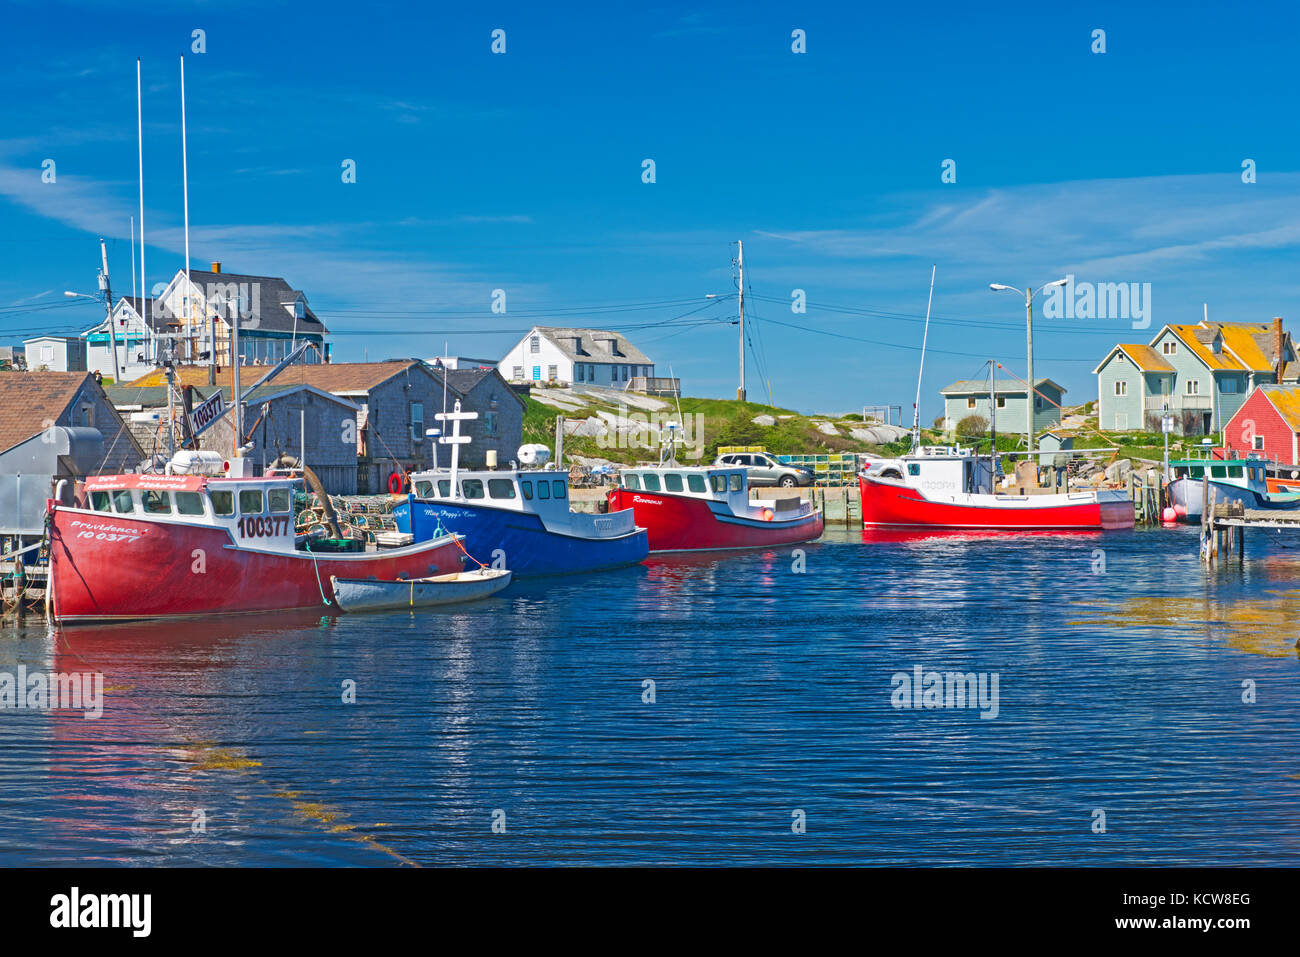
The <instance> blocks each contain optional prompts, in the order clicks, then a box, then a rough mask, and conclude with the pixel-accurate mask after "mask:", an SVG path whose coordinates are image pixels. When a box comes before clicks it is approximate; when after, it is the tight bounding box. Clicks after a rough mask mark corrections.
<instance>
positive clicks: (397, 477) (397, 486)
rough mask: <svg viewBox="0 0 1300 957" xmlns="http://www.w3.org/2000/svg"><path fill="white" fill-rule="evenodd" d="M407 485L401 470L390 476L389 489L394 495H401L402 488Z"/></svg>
mask: <svg viewBox="0 0 1300 957" xmlns="http://www.w3.org/2000/svg"><path fill="white" fill-rule="evenodd" d="M405 485H406V479H405V478H404V477H403V475H402V473H401V472H394V473H393V474H392V475H390V476H388V491H390V492H392V493H393V494H394V495H400V494H401V492H402V488H403V486H405Z"/></svg>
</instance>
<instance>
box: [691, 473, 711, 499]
mask: <svg viewBox="0 0 1300 957" xmlns="http://www.w3.org/2000/svg"><path fill="white" fill-rule="evenodd" d="M686 487H687V488H689V489H690V490H691V491H692V492H700V493H701V494H702V493H704V492H707V491H708V489H707V488H706V487H705V485H704V476H703V475H699V474H697V473H695V472H692V473H691V474H690V475H688V476H686Z"/></svg>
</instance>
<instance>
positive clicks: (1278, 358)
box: [1273, 316, 1286, 385]
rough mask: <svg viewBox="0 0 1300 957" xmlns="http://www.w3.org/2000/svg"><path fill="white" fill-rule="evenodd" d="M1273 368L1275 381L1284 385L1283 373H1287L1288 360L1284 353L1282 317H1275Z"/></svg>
mask: <svg viewBox="0 0 1300 957" xmlns="http://www.w3.org/2000/svg"><path fill="white" fill-rule="evenodd" d="M1273 362H1274V363H1276V364H1275V365H1274V367H1273V372H1274V376H1275V378H1274V380H1273V381H1275V382H1277V383H1278V384H1279V385H1281V384H1282V373H1284V372H1285V371H1286V359H1285V357H1284V355H1283V353H1282V319H1281V317H1280V316H1274V317H1273Z"/></svg>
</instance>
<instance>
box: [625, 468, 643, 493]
mask: <svg viewBox="0 0 1300 957" xmlns="http://www.w3.org/2000/svg"><path fill="white" fill-rule="evenodd" d="M623 487H624V488H631V489H639V488H640V487H641V480H640V479H639V478H637V476H636V473H635V472H628V473H627V474H626V475H624V476H623Z"/></svg>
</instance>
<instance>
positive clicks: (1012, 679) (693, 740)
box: [0, 529, 1300, 866]
mask: <svg viewBox="0 0 1300 957" xmlns="http://www.w3.org/2000/svg"><path fill="white" fill-rule="evenodd" d="M1252 534H1254V535H1255V539H1254V540H1252V541H1249V542H1248V543H1247V544H1248V548H1247V558H1248V562H1247V567H1246V569H1245V570H1244V572H1243V571H1242V570H1241V569H1239V568H1237V567H1235V566H1229V567H1227V568H1225V569H1222V570H1219V571H1216V572H1212V573H1208V574H1207V573H1206V572H1204V571H1203V570H1202V569H1201V567H1200V566H1199V564H1198V562H1197V557H1196V538H1195V536H1196V531H1195V530H1194V529H1179V530H1155V531H1133V532H1117V533H1108V534H1105V535H1034V536H999V535H990V536H962V535H956V536H953V535H947V536H931V537H916V536H905V535H904V536H881V537H872V536H870V535H869V534H867V535H864V534H863V533H861V532H848V531H832V532H829V533H828V534H827V536H826V538H825V539H823V541H822V542H821V543H819V544H816V545H810V546H805V547H804V549H803V550H804V552H805V555H804V559H803V562H804V566H805V567H804V571H803V572H802V573H799V572H797V571H795V569H794V566H795V564H796V562H795V559H794V558H793V557H792V554H791V552H792V550H791V549H789V548H786V549H782V550H779V551H770V552H750V553H732V554H720V555H710V556H707V557H685V558H683V557H677V556H668V557H664V558H653V557H652V559H651V560H650V561H649V562H648V563H647V564H646V565H644V566H640V567H637V568H633V569H627V570H623V571H618V572H610V573H604V574H600V575H593V576H586V577H574V578H564V579H553V580H536V581H529V582H520V583H516V584H514V585H512V586H511V587H510V588H509V589H508V590H507V591H506V592H504V593H502V594H501V595H500V596H499V597H497V598H494V599H490V600H488V601H485V602H480V603H477V604H473V605H466V606H461V607H459V608H455V609H451V610H445V609H444V610H429V611H423V612H419V613H416V614H411V613H409V612H396V613H391V614H383V615H371V616H356V617H352V618H348V617H340V618H324V619H321V618H318V617H312V618H309V619H303V618H290V619H284V618H279V619H276V618H257V619H229V618H228V619H223V620H218V621H213V622H208V623H204V624H202V625H196V624H193V623H190V624H175V623H170V624H162V625H159V624H151V625H147V626H141V625H121V626H113V627H106V628H77V629H69V630H66V631H62V632H60V633H58V634H51V633H50V632H49V630H48V628H47V626H46V625H45V623H44V622H41V621H39V620H37V619H34V618H32V619H28V621H27V623H26V624H24V625H13V624H10V625H8V626H6V627H4V628H3V629H0V672H3V671H9V672H13V671H15V670H16V668H17V666H18V665H19V664H25V665H26V666H27V667H28V669H29V670H31V669H42V670H46V671H49V670H55V671H84V670H95V669H97V670H99V671H102V672H103V674H104V676H105V677H104V681H105V685H106V686H107V690H106V704H105V711H104V715H103V717H102V718H101V719H99V720H90V721H88V720H85V719H84V718H83V717H81V716H80V715H79V714H75V713H70V712H58V713H49V712H31V711H13V710H11V711H0V864H4V865H18V864H81V863H90V864H126V865H289V864H299V865H342V864H347V865H378V866H391V865H396V864H399V863H401V862H403V861H409V862H416V863H420V864H426V865H437V864H454V865H466V864H526V865H536V864H703V865H712V864H787V863H810V864H907V865H927V864H1002V865H1006V864H1082V865H1103V864H1156V865H1161V864H1300V815H1297V814H1296V808H1297V805H1298V804H1300V751H1298V750H1297V749H1296V747H1295V732H1296V729H1297V728H1298V727H1300V661H1298V659H1297V654H1296V650H1295V647H1294V645H1295V641H1296V636H1297V628H1296V622H1297V621H1298V620H1300V539H1291V540H1289V541H1288V540H1285V539H1278V538H1267V537H1265V535H1266V533H1258V532H1257V533H1252ZM916 665H920V666H922V667H923V668H924V669H925V670H927V671H928V670H937V671H962V672H984V673H989V674H996V675H997V676H998V681H999V684H998V688H999V702H998V703H999V708H998V715H997V717H996V718H994V719H992V720H986V719H981V717H980V711H979V710H977V709H964V710H963V709H929V710H924V709H920V710H917V709H910V710H909V709H898V708H894V707H892V706H891V692H892V691H893V686H892V683H891V678H892V676H893V675H894V674H895V673H898V672H904V673H908V674H910V673H912V670H913V668H914V666H916ZM647 679H650V680H653V681H654V682H655V687H654V698H655V700H654V702H653V703H646V702H645V701H643V696H644V695H645V691H644V688H645V685H644V684H643V683H644V682H645V681H646V680H647ZM349 680H350V681H355V682H356V703H355V704H344V703H343V701H342V697H343V683H344V682H345V681H349ZM1247 680H1249V681H1253V682H1254V690H1255V695H1256V696H1257V700H1256V701H1255V702H1254V703H1244V702H1243V700H1242V696H1243V681H1247ZM199 810H201V811H202V814H203V816H204V819H205V823H206V830H204V831H203V832H201V833H194V831H193V828H192V824H193V822H194V820H195V815H196V811H199ZM1097 810H1101V811H1104V813H1105V828H1106V832H1105V833H1094V830H1093V828H1094V826H1095V825H1094V821H1095V820H1097V817H1096V812H1097ZM796 811H802V812H803V814H804V815H805V817H806V832H805V833H802V834H798V833H794V832H793V830H792V821H793V820H794V817H793V815H794V814H795V812H796ZM500 812H503V813H504V824H505V833H494V831H493V821H494V813H495V814H496V819H497V820H498V822H499V821H500V820H501V813H500Z"/></svg>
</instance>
